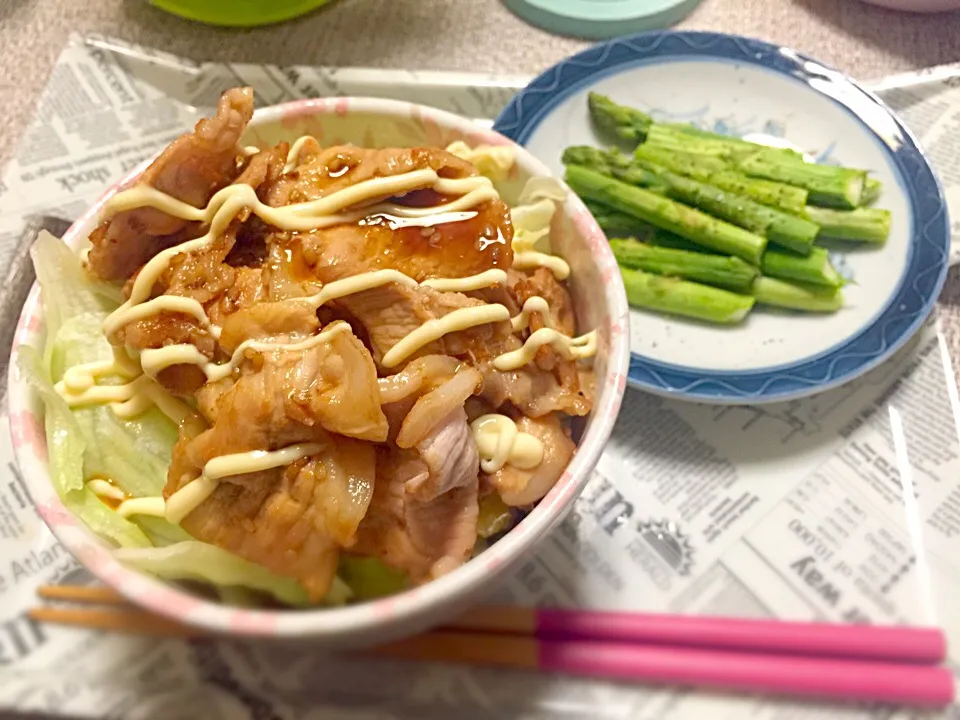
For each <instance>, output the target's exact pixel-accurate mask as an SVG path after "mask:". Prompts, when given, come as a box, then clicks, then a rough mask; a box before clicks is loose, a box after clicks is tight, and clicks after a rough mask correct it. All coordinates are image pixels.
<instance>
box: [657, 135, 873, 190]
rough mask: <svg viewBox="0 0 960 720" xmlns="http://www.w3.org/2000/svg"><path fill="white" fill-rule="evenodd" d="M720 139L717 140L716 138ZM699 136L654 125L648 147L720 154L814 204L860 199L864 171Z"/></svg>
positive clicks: (778, 151)
mask: <svg viewBox="0 0 960 720" xmlns="http://www.w3.org/2000/svg"><path fill="white" fill-rule="evenodd" d="M717 138H720V139H717ZM717 138H714V137H701V136H700V135H698V134H693V133H690V132H684V131H682V130H679V129H677V128H676V127H674V126H661V125H653V126H651V128H650V131H649V139H648V142H649V143H650V145H651V147H656V148H660V149H662V150H669V151H680V152H689V153H694V154H702V155H710V156H714V157H719V158H721V159H723V160H726V161H727V162H730V163H731V164H733V165H734V166H735V167H736V169H737V170H739V171H740V172H742V173H744V174H746V175H749V176H750V177H755V178H762V179H764V180H773V181H775V182H779V183H784V184H786V185H795V186H797V187H802V188H806V189H807V190H808V191H809V193H810V194H809V197H808V202H810V203H811V204H814V205H824V206H827V207H837V208H846V209H852V208H855V207H857V206H858V205H860V204H861V203H862V201H863V191H864V186H865V184H866V181H867V173H866V171H865V170H856V169H853V168H845V167H839V166H835V165H817V164H816V163H809V162H805V161H804V159H803V157H802V156H800V155H799V153H796V152H794V151H792V150H784V149H782V148H770V147H766V146H764V145H758V144H756V143H749V142H746V141H745V140H739V139H737V138H726V139H723V136H717Z"/></svg>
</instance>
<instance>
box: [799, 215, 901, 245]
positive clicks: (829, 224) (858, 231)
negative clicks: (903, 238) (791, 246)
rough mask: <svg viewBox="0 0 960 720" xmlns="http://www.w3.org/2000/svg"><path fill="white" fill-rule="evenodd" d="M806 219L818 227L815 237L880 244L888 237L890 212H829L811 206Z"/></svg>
mask: <svg viewBox="0 0 960 720" xmlns="http://www.w3.org/2000/svg"><path fill="white" fill-rule="evenodd" d="M807 217H808V218H810V219H811V220H812V221H813V222H815V223H816V224H817V225H819V226H820V234H819V235H818V236H817V237H824V238H836V239H838V240H858V241H861V242H868V243H877V244H882V243H885V242H886V241H887V236H889V235H890V220H891V216H890V211H889V210H883V209H881V208H870V207H860V208H856V209H855V210H831V209H829V208H821V207H816V206H814V205H811V206H810V207H808V208H807Z"/></svg>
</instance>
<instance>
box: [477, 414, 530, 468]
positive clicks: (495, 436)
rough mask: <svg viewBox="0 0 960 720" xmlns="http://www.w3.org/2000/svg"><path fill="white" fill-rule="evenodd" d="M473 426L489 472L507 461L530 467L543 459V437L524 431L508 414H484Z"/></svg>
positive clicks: (483, 462) (518, 465)
mask: <svg viewBox="0 0 960 720" xmlns="http://www.w3.org/2000/svg"><path fill="white" fill-rule="evenodd" d="M470 430H471V431H472V432H473V439H474V440H475V441H476V443H477V450H478V452H479V453H480V469H481V470H483V471H484V472H485V473H487V474H488V475H491V474H493V473H495V472H497V471H498V470H500V469H501V468H502V467H503V466H504V465H507V464H510V465H513V466H514V467H515V468H518V469H520V470H530V469H532V468H535V467H536V466H537V465H539V464H540V463H541V462H542V461H543V452H544V450H543V441H541V440H540V438H538V437H536V436H535V435H531V434H530V433H525V432H520V431H519V430H518V429H517V424H516V423H515V422H514V421H513V420H511V419H510V418H508V417H507V416H506V415H499V414H491V415H481V416H480V417H478V418H477V419H476V420H474V421H473V422H472V423H470Z"/></svg>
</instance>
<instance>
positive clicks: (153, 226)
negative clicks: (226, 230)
mask: <svg viewBox="0 0 960 720" xmlns="http://www.w3.org/2000/svg"><path fill="white" fill-rule="evenodd" d="M252 116H253V90H252V89H251V88H234V89H233V90H228V91H227V92H225V93H224V94H223V95H222V96H221V98H220V102H219V104H218V105H217V114H216V116H215V117H213V118H204V119H203V120H200V121H199V122H198V123H197V125H196V127H195V128H194V130H193V132H192V133H186V134H184V135H181V136H180V137H179V138H177V139H176V140H175V141H174V142H173V143H172V144H171V145H170V146H169V147H167V149H166V150H164V151H163V152H162V153H161V154H160V157H158V158H157V159H156V160H154V161H153V163H152V164H151V165H150V167H148V168H147V169H146V171H145V172H144V173H143V175H142V176H141V177H140V179H139V180H138V181H137V184H138V185H151V186H153V187H155V188H156V189H157V190H160V191H161V192H164V193H167V194H168V195H171V196H172V197H175V198H177V199H178V200H182V201H184V202H186V203H188V204H190V205H193V206H194V207H204V206H205V205H206V204H207V202H208V201H209V200H210V198H211V197H213V194H214V193H215V192H216V191H217V190H219V189H220V188H222V187H224V186H225V185H228V184H229V183H230V182H231V180H233V178H234V177H235V176H236V174H237V142H238V141H239V139H240V136H241V135H242V134H243V131H244V130H245V129H246V126H247V123H248V122H249V121H250V118H251V117H252ZM187 225H188V223H187V222H186V221H184V220H180V219H178V218H175V217H171V216H170V215H167V214H166V213H164V212H162V211H160V210H155V209H153V208H138V209H135V210H127V211H125V212H121V213H118V214H117V215H115V216H114V217H112V218H109V219H108V220H107V221H106V222H104V223H103V224H101V225H100V227H98V228H97V229H96V230H95V231H94V232H93V234H92V235H91V236H90V240H91V242H92V243H93V248H92V249H91V251H90V255H89V258H88V262H89V269H90V271H91V272H92V273H93V274H94V275H95V276H97V277H99V278H101V279H103V280H125V279H126V278H128V277H130V276H131V275H132V274H133V272H134V271H135V270H136V269H137V268H139V267H140V266H142V265H143V264H144V263H145V262H147V261H148V260H149V259H150V258H151V257H153V256H154V255H155V254H157V253H158V252H159V251H160V250H162V249H163V248H164V247H168V246H169V245H170V244H172V242H174V241H175V240H173V241H172V240H171V236H175V235H176V234H177V233H179V232H180V231H181V230H183V229H184V228H185V227H186V226H187Z"/></svg>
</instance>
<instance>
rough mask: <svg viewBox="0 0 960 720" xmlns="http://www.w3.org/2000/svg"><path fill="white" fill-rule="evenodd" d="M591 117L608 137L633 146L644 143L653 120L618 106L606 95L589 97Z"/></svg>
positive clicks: (596, 94)
mask: <svg viewBox="0 0 960 720" xmlns="http://www.w3.org/2000/svg"><path fill="white" fill-rule="evenodd" d="M587 105H588V106H589V107H590V117H591V118H592V119H593V122H594V123H595V124H596V126H597V128H598V129H599V130H600V131H601V132H603V133H606V134H608V135H612V136H614V137H616V138H619V139H620V140H624V141H626V142H628V143H632V144H633V145H637V144H638V143H642V142H643V141H644V139H645V138H646V137H647V129H648V128H649V127H650V125H651V123H652V122H653V120H652V119H651V118H650V116H649V115H646V114H645V113H642V112H640V111H639V110H635V109H633V108H629V107H625V106H623V105H618V104H617V103H615V102H613V100H611V99H610V98H608V97H607V96H606V95H601V94H599V93H594V92H592V93H590V94H589V95H587Z"/></svg>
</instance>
